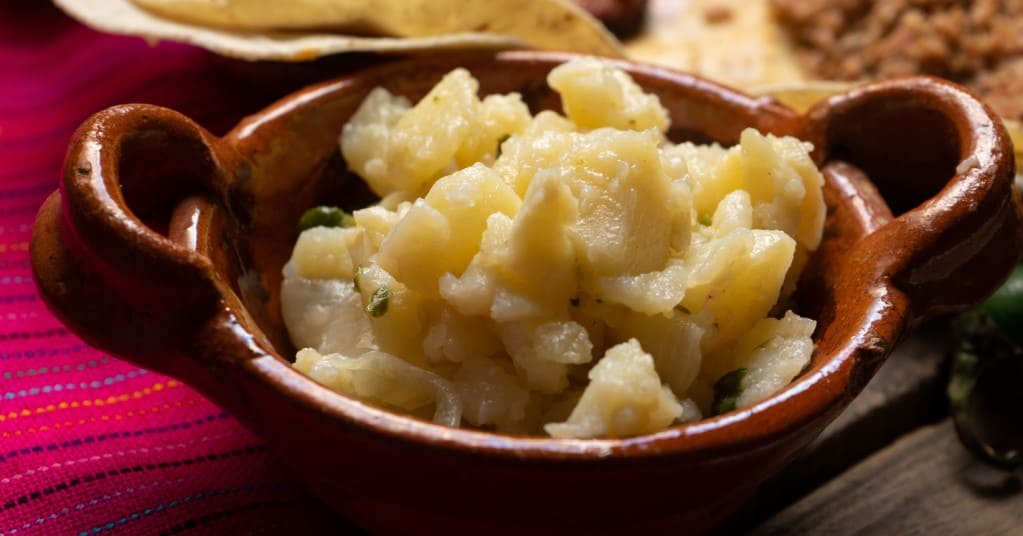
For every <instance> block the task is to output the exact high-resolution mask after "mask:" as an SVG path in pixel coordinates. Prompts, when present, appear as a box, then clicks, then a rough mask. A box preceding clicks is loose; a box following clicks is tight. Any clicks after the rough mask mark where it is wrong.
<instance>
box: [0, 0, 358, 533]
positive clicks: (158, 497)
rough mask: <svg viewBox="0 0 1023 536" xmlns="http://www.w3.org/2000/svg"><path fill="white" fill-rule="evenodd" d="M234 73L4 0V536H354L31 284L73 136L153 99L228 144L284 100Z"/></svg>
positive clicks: (214, 62)
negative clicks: (110, 113)
mask: <svg viewBox="0 0 1023 536" xmlns="http://www.w3.org/2000/svg"><path fill="white" fill-rule="evenodd" d="M223 66H224V62H223V61H222V60H219V59H217V58H215V57H213V56H212V55H211V54H209V53H206V52H204V51H202V50H199V49H196V48H192V47H188V46H184V45H177V44H171V43H163V44H160V45H158V46H150V45H148V44H146V43H145V42H144V41H143V40H141V39H137V38H129V37H117V36H109V35H104V34H100V33H97V32H95V31H92V30H90V29H87V28H85V27H83V26H81V25H79V24H77V23H76V22H74V21H72V20H71V19H68V18H67V17H65V16H64V15H63V14H62V13H61V12H59V11H58V10H57V9H56V8H54V7H53V6H51V5H50V4H49V3H45V2H4V3H0V536H6V535H14V534H19V535H21V534H47V535H49V534H76V535H94V534H111V533H121V534H179V533H189V534H191V533H214V534H257V533H267V534H276V533H283V532H287V531H293V532H295V533H298V534H321V533H332V534H337V533H339V532H347V531H350V530H351V529H350V527H349V525H347V524H346V523H345V522H344V520H342V519H340V518H339V517H337V516H336V515H334V514H332V513H330V512H329V511H328V510H327V509H326V508H325V507H324V506H323V505H322V504H321V503H320V502H318V501H317V500H316V499H315V498H314V497H312V496H311V495H310V494H309V492H308V491H306V490H305V489H304V488H303V487H302V485H301V483H300V482H299V481H298V479H297V478H296V477H295V476H294V475H293V474H291V473H290V472H289V471H288V469H287V468H286V467H285V466H284V465H283V464H282V463H281V461H280V460H278V459H277V458H276V457H275V456H274V453H273V452H271V451H270V450H269V449H268V448H267V446H266V445H265V444H264V443H263V442H262V441H261V440H260V439H258V438H257V437H255V436H254V435H253V434H252V433H250V432H249V431H248V430H246V429H245V428H244V427H242V426H241V425H240V424H239V423H238V422H237V421H235V420H234V419H233V418H232V417H230V416H229V415H227V414H225V413H224V412H223V411H222V410H221V409H220V408H218V407H217V406H215V405H213V404H212V403H210V402H209V401H207V400H206V399H205V398H203V397H202V396H201V395H199V394H198V393H196V392H195V391H193V390H192V389H190V388H188V387H187V386H184V385H182V384H181V383H180V382H177V381H175V380H173V379H170V378H167V377H165V376H161V375H159V374H156V373H153V372H149V371H147V370H145V369H141V368H139V367H137V366H135V365H133V364H131V363H127V362H124V361H120V360H117V359H113V358H111V357H108V356H106V355H104V354H102V353H100V352H98V351H96V350H93V349H91V348H89V347H87V346H85V345H84V344H83V343H82V342H81V341H80V340H79V339H78V338H77V337H75V336H74V335H72V334H71V333H69V332H68V331H67V330H66V329H64V328H63V327H62V326H61V324H60V323H59V322H58V321H57V320H56V319H55V318H54V317H53V316H52V315H51V314H50V313H49V312H48V311H47V309H46V308H45V307H44V306H43V303H42V302H41V301H40V299H39V298H38V296H37V294H36V290H35V286H34V283H33V280H32V273H31V267H30V265H29V255H28V248H29V239H30V236H31V229H32V221H33V219H34V217H35V213H36V210H37V208H38V207H39V205H40V203H41V202H42V201H43V199H44V198H45V197H46V196H47V194H49V193H50V192H52V191H53V190H54V189H55V188H56V187H57V181H58V177H59V173H60V170H61V160H62V158H63V156H64V151H65V149H66V147H67V143H68V140H69V138H70V136H71V133H72V132H73V130H74V129H75V127H76V126H77V125H78V124H80V123H81V122H82V121H83V120H85V118H86V117H88V116H89V115H90V114H92V113H94V112H96V111H99V110H101V109H103V108H105V107H107V106H110V105H113V104H118V103H125V102H148V103H154V104H159V105H163V106H167V107H170V108H174V109H176V110H179V111H181V112H183V113H185V114H186V115H188V116H190V117H193V118H195V119H196V120H197V121H199V122H200V123H202V124H203V125H205V126H206V127H207V128H209V129H211V130H212V131H213V132H215V133H222V132H224V131H226V130H227V129H228V128H230V127H231V126H232V125H233V124H235V123H236V122H237V121H238V119H239V118H241V117H242V116H244V115H246V114H249V113H252V112H254V111H257V110H259V109H260V108H262V107H263V106H265V105H266V104H268V103H270V102H272V101H273V100H275V99H276V98H277V97H279V96H280V94H279V92H278V93H274V92H273V91H271V90H267V89H259V87H258V85H255V84H252V83H251V82H250V81H243V80H238V79H236V78H234V77H232V75H230V74H225V70H224V69H223Z"/></svg>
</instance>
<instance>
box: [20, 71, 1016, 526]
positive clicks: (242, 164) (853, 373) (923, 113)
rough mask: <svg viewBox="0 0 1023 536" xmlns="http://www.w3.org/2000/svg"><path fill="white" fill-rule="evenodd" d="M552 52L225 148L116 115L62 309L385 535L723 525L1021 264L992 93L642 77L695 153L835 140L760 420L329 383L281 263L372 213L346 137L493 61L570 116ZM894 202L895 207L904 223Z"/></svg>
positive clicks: (320, 98)
mask: <svg viewBox="0 0 1023 536" xmlns="http://www.w3.org/2000/svg"><path fill="white" fill-rule="evenodd" d="M566 58H567V57H566V56H563V55H553V54H543V53H537V52H519V53H502V54H497V55H483V56H471V57H469V56H463V57H450V56H441V57H436V58H432V59H429V60H417V61H414V62H407V63H391V64H386V65H383V66H379V67H376V68H374V69H372V70H368V71H365V72H362V73H360V74H356V75H353V76H349V77H346V78H342V79H339V80H335V81H331V82H327V83H324V84H320V85H317V86H313V87H310V88H308V89H306V90H304V91H301V92H299V93H297V94H294V95H292V96H290V97H288V98H286V99H284V100H282V101H280V102H278V103H277V104H275V105H273V106H271V107H270V108H269V109H267V110H265V111H263V112H260V113H258V114H256V115H254V116H252V117H249V118H248V119H246V120H245V121H243V122H242V123H241V124H240V125H238V127H237V128H235V129H234V130H233V131H231V132H230V133H229V134H228V135H227V136H225V137H223V138H216V137H214V136H212V135H211V134H210V133H208V132H207V131H205V130H203V129H202V128H201V127H199V126H197V125H196V124H195V123H193V122H192V121H191V120H189V119H188V118H186V117H183V116H181V115H180V114H178V113H175V112H173V111H170V110H167V109H163V108H157V107H153V106H146V105H127V106H118V107H114V108H111V109H108V110H105V111H103V112H100V113H98V114H96V115H95V116H93V117H92V118H91V119H89V120H88V121H87V122H86V123H85V124H84V125H82V127H81V128H80V129H79V130H78V132H77V134H76V135H75V137H74V139H73V140H72V143H71V147H70V150H69V152H68V156H67V161H66V167H65V174H64V179H63V183H62V185H61V189H60V191H59V192H57V193H54V194H53V195H52V196H51V197H50V198H49V199H48V200H47V201H46V203H45V204H44V205H43V207H42V209H41V211H40V213H39V219H38V222H37V224H36V228H35V234H34V237H33V243H32V258H33V266H34V270H35V274H36V277H37V280H38V284H39V288H40V291H41V294H42V296H43V298H44V299H45V300H46V302H47V303H48V305H49V306H50V307H51V308H52V309H53V311H54V312H55V313H56V314H57V315H58V316H59V317H60V318H61V319H62V320H63V321H64V322H65V323H66V324H67V325H68V326H69V327H70V328H71V329H72V330H74V331H75V333H77V334H79V335H80V336H81V337H83V338H84V339H85V340H86V341H87V342H89V343H90V344H92V345H94V346H96V347H98V348H101V349H103V350H105V351H107V352H110V353H111V354H113V355H116V356H119V357H123V358H125V359H128V360H131V361H134V362H137V363H138V364H140V365H142V366H145V367H148V368H151V369H154V370H158V371H162V372H165V373H167V374H170V375H173V376H176V377H178V378H180V379H182V380H183V381H185V382H187V383H188V384H190V385H192V386H194V387H196V388H198V389H199V390H201V391H202V392H203V393H205V394H206V395H207V396H209V398H211V399H212V400H214V401H215V402H217V403H218V404H220V405H222V406H223V407H224V408H225V409H227V410H228V411H230V412H231V413H233V414H234V415H236V416H237V417H238V418H239V419H241V420H242V421H243V422H244V423H246V424H247V425H248V426H250V427H251V428H252V430H254V431H255V432H257V433H258V434H259V435H261V436H262V437H264V438H265V439H266V440H267V441H268V442H270V443H271V444H272V445H273V446H274V447H275V448H276V449H278V451H279V452H280V453H281V454H282V455H283V456H284V458H286V459H287V461H288V462H289V463H290V464H291V465H292V466H293V467H294V469H295V470H296V471H297V472H298V473H299V474H301V475H302V476H303V477H304V478H305V480H306V481H307V482H308V484H309V486H310V487H311V489H313V490H314V491H315V492H316V493H317V494H319V496H320V497H322V498H323V499H324V500H325V501H326V502H327V503H329V504H330V505H331V506H333V507H334V508H336V509H337V510H339V511H341V512H343V513H344V514H345V515H346V516H348V517H349V518H350V519H352V520H354V521H355V522H357V523H358V524H360V525H362V526H364V527H367V528H369V529H370V530H372V531H374V532H402V533H408V532H411V531H414V530H420V529H422V528H424V527H429V528H430V529H431V531H434V530H444V529H446V530H452V531H456V532H460V533H462V532H469V531H479V532H480V533H483V531H487V532H488V533H493V532H513V531H521V530H530V531H537V532H555V531H557V532H564V531H565V530H585V531H589V532H605V531H609V532H620V531H622V530H625V529H627V528H628V529H640V530H651V529H663V528H666V527H675V528H681V529H683V530H686V531H687V532H698V531H703V530H706V529H707V528H708V527H710V526H712V525H713V524H714V523H716V522H717V521H719V520H720V519H722V518H723V517H724V516H725V515H727V514H728V513H729V512H730V511H732V510H733V509H735V508H736V507H737V506H738V505H739V504H740V503H741V502H742V501H743V500H744V499H745V498H747V497H748V496H749V495H750V494H751V493H752V491H753V490H754V488H755V486H756V485H757V483H759V482H760V481H762V480H763V479H764V478H766V477H767V476H768V475H770V474H772V473H774V472H775V471H777V470H778V469H779V468H781V467H782V466H783V465H784V464H785V463H786V462H788V461H790V460H791V459H792V458H793V457H794V456H795V455H796V454H797V452H798V451H799V450H800V448H802V447H803V446H805V445H806V444H808V443H809V442H810V441H811V440H812V439H813V438H814V437H815V436H816V435H817V434H818V433H819V432H820V431H821V429H822V428H823V427H824V426H825V425H826V424H827V423H828V422H829V421H830V420H831V419H833V418H834V417H835V416H836V415H837V414H838V413H839V412H840V411H841V410H842V408H843V407H845V406H846V404H847V403H848V402H849V401H850V400H851V399H852V398H853V396H855V395H856V394H857V393H858V392H859V391H860V389H861V388H862V387H863V386H864V385H865V384H866V383H867V381H868V380H869V379H870V377H871V376H872V375H873V373H874V372H875V371H876V370H877V368H878V367H879V366H880V365H881V363H882V362H883V361H884V359H885V357H886V356H887V355H888V354H889V352H890V351H891V350H892V347H893V346H894V345H895V344H896V343H897V342H898V341H899V339H900V338H901V337H902V336H903V335H904V334H905V333H906V331H907V327H909V326H911V325H912V324H913V323H914V322H917V321H919V320H921V319H925V318H927V317H930V316H933V315H935V314H938V313H942V312H949V311H957V310H962V309H964V308H966V307H969V306H971V305H972V304H974V303H975V302H977V301H978V300H980V299H981V298H983V297H984V296H986V295H987V294H988V293H989V292H991V291H992V290H993V289H994V288H996V287H997V286H998V285H999V284H1000V283H1001V281H1002V280H1003V279H1004V277H1005V276H1006V275H1007V274H1008V271H1009V270H1010V268H1011V267H1012V265H1013V264H1014V263H1015V262H1016V260H1017V252H1018V251H1020V250H1021V247H1020V246H1021V242H1023V239H1021V231H1020V229H1021V227H1020V221H1021V216H1020V215H1021V212H1020V208H1019V205H1018V202H1017V200H1016V199H1015V196H1014V194H1013V190H1012V180H1013V153H1012V147H1011V145H1010V142H1009V140H1008V138H1007V135H1006V133H1005V130H1004V129H1003V127H1002V125H1001V123H1000V122H999V121H997V120H996V119H995V118H994V117H993V115H992V113H991V111H990V110H989V109H988V108H987V107H986V106H984V105H983V104H981V103H979V102H977V101H976V100H975V99H974V97H972V96H971V95H970V94H969V93H968V92H966V91H964V90H963V89H961V88H959V87H957V86H954V85H952V84H950V83H947V82H943V81H940V80H937V79H932V78H912V79H905V80H898V81H891V82H884V83H879V84H874V85H869V86H864V87H861V88H859V89H854V90H851V91H849V92H847V93H844V94H841V95H838V96H835V97H832V98H830V99H827V100H825V101H823V102H821V103H819V104H818V105H817V106H815V107H813V108H812V109H811V110H810V111H809V112H807V113H806V114H805V115H799V114H797V113H796V112H794V111H792V110H790V109H788V108H786V107H784V106H782V105H780V104H778V103H777V102H775V101H773V100H770V99H767V98H752V97H749V96H746V95H743V94H741V93H738V92H736V91H733V90H730V89H727V88H725V87H721V86H718V85H715V84H713V83H710V82H707V81H704V80H700V79H697V78H693V77H690V76H685V75H682V74H677V73H674V72H669V71H665V70H659V69H655V68H651V67H643V66H638V65H628V64H623V65H624V66H625V67H626V68H628V70H629V71H630V72H631V73H632V75H633V76H634V77H635V79H636V80H637V81H638V82H639V83H640V84H641V85H643V86H644V87H645V88H646V89H647V90H649V91H653V92H655V93H657V94H658V95H659V96H660V98H661V100H662V102H663V103H664V105H665V106H666V107H667V108H668V109H669V110H670V113H671V115H672V120H673V124H674V128H673V130H672V131H671V137H672V138H673V139H675V140H676V141H677V140H682V139H690V140H698V141H708V140H716V141H719V142H721V143H724V144H731V143H734V142H736V140H737V139H738V136H739V132H740V131H741V130H742V129H743V128H744V127H747V126H753V127H756V128H758V129H761V130H763V131H767V132H773V133H776V134H794V135H797V136H799V137H801V138H803V139H806V140H808V141H811V142H812V143H813V144H814V147H815V150H814V152H813V156H814V158H815V159H816V161H817V162H818V163H819V164H820V165H822V166H823V170H824V175H825V177H826V180H827V186H826V199H827V203H828V207H829V214H828V218H827V224H826V225H827V227H826V230H825V234H824V236H825V238H824V242H823V245H822V247H821V248H820V250H819V251H817V252H816V254H815V256H814V258H813V261H812V263H811V265H810V266H809V268H808V270H807V271H806V273H805V277H804V278H803V280H802V282H801V286H800V290H799V291H798V300H799V304H800V305H799V308H800V312H801V313H802V314H804V315H809V316H811V317H814V318H816V319H817V320H818V329H817V332H816V334H815V336H814V339H815V342H816V351H815V352H814V356H813V360H812V363H811V367H810V368H809V370H807V371H806V372H805V373H804V374H803V375H802V376H801V377H800V378H798V379H797V380H796V381H795V382H794V383H793V384H792V385H790V386H789V387H788V388H786V389H784V390H783V391H782V392H780V393H778V394H777V395H775V396H773V397H771V398H770V399H768V400H766V401H764V402H762V403H759V404H757V405H755V406H753V407H749V408H746V409H742V410H739V411H733V412H731V413H728V414H725V415H721V416H718V417H714V418H711V419H707V420H704V421H701V422H698V423H695V424H690V425H686V426H678V427H674V428H671V429H669V430H665V431H663V432H660V433H657V434H653V435H648V436H643V437H636V438H632V439H621V440H555V439H546V438H538V437H511V436H506V435H498V434H493V433H487V432H481V431H473V430H465V429H450V428H445V427H440V426H436V425H434V424H431V423H427V422H422V421H418V420H415V419H412V418H408V417H403V416H399V415H394V414H391V413H389V412H387V411H383V410H380V409H376V408H373V407H370V406H367V405H365V404H362V403H359V402H356V401H354V400H351V399H348V398H345V397H344V396H341V395H338V394H335V393H333V392H331V391H329V390H327V389H326V388H323V387H321V386H319V385H318V384H316V383H314V382H313V381H312V380H310V379H308V378H307V377H305V376H304V375H302V374H300V373H299V372H296V371H295V370H293V369H292V368H291V366H290V365H289V358H290V357H291V356H292V355H293V351H294V349H293V348H292V347H291V345H290V343H289V342H288V340H287V338H286V336H285V331H284V329H283V326H282V323H281V314H280V310H279V286H280V279H281V275H280V273H281V266H282V264H283V263H284V261H285V260H286V258H287V257H288V255H289V253H290V250H291V246H292V244H293V241H294V240H295V238H296V231H295V227H296V225H295V224H296V221H297V220H298V218H299V216H300V214H301V213H302V212H303V211H304V210H305V209H307V208H309V207H311V206H314V205H316V204H320V203H334V204H342V205H347V206H353V205H354V206H357V205H360V204H365V203H367V202H369V201H370V198H369V197H368V196H367V194H366V191H365V188H363V187H361V186H360V185H359V183H358V181H356V180H353V179H352V177H350V176H349V174H348V172H347V171H346V168H345V163H344V162H343V160H342V158H341V156H340V154H339V151H338V144H337V137H338V134H339V132H340V129H341V126H342V125H343V124H344V123H345V121H346V119H347V118H348V117H349V116H350V115H351V114H352V112H353V111H354V110H355V108H356V107H357V106H358V104H359V103H360V101H361V100H362V98H363V97H364V96H365V95H366V94H367V92H369V91H370V89H372V88H373V87H375V86H378V85H383V86H386V87H388V88H389V89H390V90H391V91H393V92H396V93H400V94H405V95H407V96H409V97H410V98H413V99H416V98H419V97H420V96H422V95H423V94H425V92H426V91H427V90H428V89H429V88H430V87H431V86H432V85H433V84H434V83H435V82H436V81H437V80H439V78H440V77H441V75H443V74H444V73H446V72H447V71H448V70H450V69H451V68H453V67H455V66H464V67H467V68H469V69H470V70H471V71H472V72H473V73H474V74H475V76H476V77H477V78H479V80H480V83H481V87H482V92H483V93H494V92H509V91H518V92H520V93H522V95H523V96H524V98H525V100H526V102H527V103H528V104H529V105H530V106H531V107H532V108H534V111H535V110H536V109H540V108H547V107H557V106H558V100H557V96H556V95H555V94H553V93H552V91H551V90H550V88H548V87H547V85H546V84H545V82H544V79H545V76H546V74H547V72H548V71H549V70H550V69H551V68H552V67H553V66H555V65H557V64H558V63H560V62H562V61H564V60H565V59H566ZM893 212H894V215H893Z"/></svg>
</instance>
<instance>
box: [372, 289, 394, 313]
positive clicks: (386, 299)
mask: <svg viewBox="0 0 1023 536" xmlns="http://www.w3.org/2000/svg"><path fill="white" fill-rule="evenodd" d="M390 301H391V289H389V288H387V287H377V289H376V290H374V291H373V294H372V295H371V296H370V297H369V305H367V306H366V312H367V313H369V316H372V317H378V316H383V315H384V313H386V312H387V306H388V305H389V303H390Z"/></svg>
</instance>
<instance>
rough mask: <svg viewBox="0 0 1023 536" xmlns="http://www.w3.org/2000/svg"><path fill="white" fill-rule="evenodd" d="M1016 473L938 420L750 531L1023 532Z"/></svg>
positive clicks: (1022, 499) (1022, 488)
mask: <svg viewBox="0 0 1023 536" xmlns="http://www.w3.org/2000/svg"><path fill="white" fill-rule="evenodd" d="M1021 476H1023V475H1021V474H1020V473H1017V474H1015V475H1012V474H1008V473H1005V472H1000V471H996V470H994V469H990V468H988V467H987V466H985V465H983V464H982V463H981V462H979V461H977V460H976V459H974V458H973V457H971V456H970V455H969V454H968V453H967V452H966V450H965V449H964V448H963V447H962V446H961V445H960V444H959V440H958V438H957V437H956V434H955V429H954V427H953V426H952V423H951V421H949V420H945V421H942V422H941V423H939V424H935V425H930V426H925V427H923V428H920V429H918V430H917V431H915V432H913V433H911V434H909V435H907V436H905V437H903V438H902V439H899V440H898V441H896V442H895V443H893V444H892V445H891V446H889V447H887V448H885V449H884V450H882V451H881V452H879V453H877V454H875V455H874V456H871V457H870V458H868V459H867V460H866V461H864V462H862V463H860V464H859V465H857V466H855V467H853V468H852V469H851V470H849V471H848V472H846V473H844V474H843V475H841V477H839V478H837V479H834V480H832V481H831V482H829V483H828V484H826V485H824V486H823V487H821V488H819V489H817V490H816V491H814V492H813V493H811V494H810V495H809V496H807V497H806V498H805V499H803V500H801V501H799V502H797V503H796V504H794V505H792V506H790V507H789V508H787V509H785V510H784V511H782V512H781V513H779V514H777V515H776V516H774V517H772V518H771V519H769V520H768V521H767V522H765V523H763V524H761V525H759V526H758V527H757V528H755V529H754V530H752V531H751V534H755V535H758V536H761V535H763V536H766V535H775V534H778V535H793V534H928V535H939V534H940V535H946V534H969V535H974V534H976V535H988V534H990V535H1002V534H1023V484H1021V480H1023V479H1021Z"/></svg>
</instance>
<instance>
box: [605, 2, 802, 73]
mask: <svg viewBox="0 0 1023 536" xmlns="http://www.w3.org/2000/svg"><path fill="white" fill-rule="evenodd" d="M647 9H648V11H647V17H646V20H647V22H646V27H645V28H644V29H643V31H642V33H641V35H640V36H639V37H637V38H635V39H632V40H630V41H629V42H627V43H625V53H626V55H627V56H628V57H629V58H630V59H633V60H636V61H640V62H646V63H653V64H656V65H663V66H666V67H670V68H673V69H677V70H680V71H685V72H689V73H693V74H697V75H700V76H703V77H706V78H710V79H712V80H715V81H718V82H723V83H725V84H728V85H731V86H734V87H737V88H740V89H743V90H747V91H749V90H750V89H751V88H754V87H760V86H767V85H775V84H782V83H785V84H789V83H793V82H802V81H804V80H806V77H805V75H804V74H803V71H802V69H801V68H800V66H799V64H798V62H797V60H796V57H795V55H794V54H793V51H792V50H791V49H790V47H789V45H788V43H787V42H786V40H785V36H784V35H783V34H782V32H781V30H780V29H779V28H778V27H777V26H776V25H775V23H774V21H773V19H772V18H771V12H770V9H769V6H768V5H767V2H766V1H765V0H755V1H754V0H689V1H687V2H680V1H678V0H650V2H649V4H648V6H647Z"/></svg>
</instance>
